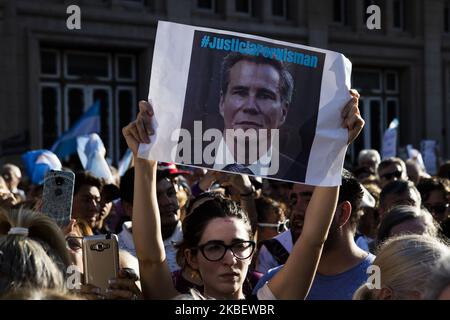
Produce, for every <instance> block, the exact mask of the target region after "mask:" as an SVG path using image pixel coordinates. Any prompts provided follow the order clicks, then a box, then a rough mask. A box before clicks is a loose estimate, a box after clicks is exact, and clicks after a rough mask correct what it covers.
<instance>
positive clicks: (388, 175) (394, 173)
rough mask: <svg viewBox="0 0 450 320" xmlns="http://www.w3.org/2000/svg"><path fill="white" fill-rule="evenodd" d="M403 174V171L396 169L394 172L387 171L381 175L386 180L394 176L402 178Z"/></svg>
mask: <svg viewBox="0 0 450 320" xmlns="http://www.w3.org/2000/svg"><path fill="white" fill-rule="evenodd" d="M401 176H402V172H401V171H394V172H390V173H385V174H383V175H381V178H384V179H386V180H391V179H392V178H394V177H395V178H397V179H400V178H401Z"/></svg>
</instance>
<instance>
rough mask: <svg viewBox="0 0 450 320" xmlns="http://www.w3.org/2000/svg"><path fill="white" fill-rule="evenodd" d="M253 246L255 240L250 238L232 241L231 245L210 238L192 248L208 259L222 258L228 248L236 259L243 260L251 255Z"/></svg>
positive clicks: (217, 259) (253, 249)
mask: <svg viewBox="0 0 450 320" xmlns="http://www.w3.org/2000/svg"><path fill="white" fill-rule="evenodd" d="M255 246H256V244H255V242H254V241H251V240H249V241H239V242H234V243H232V244H231V245H226V244H225V243H223V242H222V241H217V240H212V241H208V242H207V243H205V244H202V245H199V246H197V247H196V248H194V249H198V250H200V252H201V253H202V255H203V256H204V257H205V259H206V260H209V261H219V260H222V258H223V257H224V256H225V253H226V252H227V250H230V251H231V253H233V255H234V256H235V257H236V258H237V259H239V260H245V259H248V258H250V257H251V255H252V254H253V252H254V251H255Z"/></svg>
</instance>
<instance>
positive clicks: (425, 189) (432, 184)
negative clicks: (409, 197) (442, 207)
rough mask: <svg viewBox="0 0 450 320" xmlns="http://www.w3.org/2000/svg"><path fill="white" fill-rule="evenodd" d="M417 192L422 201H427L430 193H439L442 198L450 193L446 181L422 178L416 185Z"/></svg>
mask: <svg viewBox="0 0 450 320" xmlns="http://www.w3.org/2000/svg"><path fill="white" fill-rule="evenodd" d="M417 190H419V192H420V195H421V197H422V201H427V200H428V197H429V196H430V194H431V192H432V191H435V190H437V191H441V192H442V194H443V195H444V197H446V196H447V194H448V193H450V183H449V181H448V179H439V178H429V179H427V178H422V179H420V182H419V184H418V185H417Z"/></svg>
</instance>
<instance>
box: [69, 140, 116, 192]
mask: <svg viewBox="0 0 450 320" xmlns="http://www.w3.org/2000/svg"><path fill="white" fill-rule="evenodd" d="M76 140H77V151H78V156H79V157H80V161H81V164H82V165H83V168H84V170H86V171H88V172H90V173H92V174H93V175H94V176H96V177H97V178H102V179H105V181H106V182H107V183H113V176H112V173H111V169H110V168H109V165H108V163H107V162H106V159H105V155H106V149H105V146H104V145H103V142H102V139H101V138H100V137H99V136H98V134H96V133H91V134H89V135H84V136H79V137H78V138H77V139H76Z"/></svg>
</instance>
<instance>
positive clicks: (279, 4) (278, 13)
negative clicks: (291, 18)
mask: <svg viewBox="0 0 450 320" xmlns="http://www.w3.org/2000/svg"><path fill="white" fill-rule="evenodd" d="M272 15H273V16H274V17H279V18H285V17H287V0H272Z"/></svg>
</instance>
